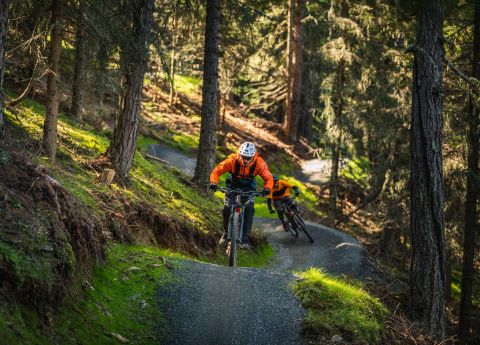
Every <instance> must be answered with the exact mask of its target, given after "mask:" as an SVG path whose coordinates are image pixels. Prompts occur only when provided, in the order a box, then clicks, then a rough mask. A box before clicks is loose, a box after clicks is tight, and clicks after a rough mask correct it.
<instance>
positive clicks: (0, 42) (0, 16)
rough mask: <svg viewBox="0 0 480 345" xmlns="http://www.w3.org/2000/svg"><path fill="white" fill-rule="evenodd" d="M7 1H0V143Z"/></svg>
mask: <svg viewBox="0 0 480 345" xmlns="http://www.w3.org/2000/svg"><path fill="white" fill-rule="evenodd" d="M7 23H8V1H7V0H0V141H2V140H3V135H4V131H5V119H4V115H3V111H4V104H5V98H4V94H3V75H4V73H5V39H6V38H7Z"/></svg>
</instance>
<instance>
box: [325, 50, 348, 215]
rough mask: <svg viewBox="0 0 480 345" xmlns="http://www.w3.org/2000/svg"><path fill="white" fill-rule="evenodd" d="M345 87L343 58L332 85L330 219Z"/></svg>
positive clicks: (339, 146) (338, 159)
mask: <svg viewBox="0 0 480 345" xmlns="http://www.w3.org/2000/svg"><path fill="white" fill-rule="evenodd" d="M344 87H345V60H343V59H342V60H340V62H339V63H338V66H337V73H336V75H335V84H334V86H333V100H332V102H333V113H334V114H333V116H334V125H335V127H336V128H335V131H336V138H335V142H334V143H333V147H332V170H331V172H330V196H329V198H328V212H329V217H330V218H331V219H335V215H336V210H337V185H338V170H339V166H340V148H341V145H342V117H343V105H344V99H343V89H344Z"/></svg>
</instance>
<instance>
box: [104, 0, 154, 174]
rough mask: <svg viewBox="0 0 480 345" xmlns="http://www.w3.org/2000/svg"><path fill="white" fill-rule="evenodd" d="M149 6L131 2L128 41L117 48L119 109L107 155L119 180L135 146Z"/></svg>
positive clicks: (150, 2)
mask: <svg viewBox="0 0 480 345" xmlns="http://www.w3.org/2000/svg"><path fill="white" fill-rule="evenodd" d="M153 3H154V1H153V0H134V1H132V2H131V5H132V8H131V14H132V19H131V20H132V32H131V37H130V39H128V40H125V41H124V42H123V43H122V47H121V58H120V59H121V65H122V66H121V67H122V70H123V80H122V86H121V97H120V107H121V109H120V112H119V114H118V117H117V121H116V127H115V131H114V134H113V140H112V142H111V143H110V146H109V148H108V149H107V155H108V157H109V158H110V160H111V162H112V164H113V167H114V168H115V171H116V172H117V175H118V176H119V177H120V179H122V180H126V179H128V176H129V173H130V168H131V166H132V163H133V158H134V157H135V148H136V146H137V135H138V124H139V120H140V119H139V117H140V103H141V99H142V90H143V79H144V77H145V72H146V70H147V63H148V55H149V54H148V53H149V43H150V33H151V29H152V16H153Z"/></svg>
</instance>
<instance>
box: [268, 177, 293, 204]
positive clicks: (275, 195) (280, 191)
mask: <svg viewBox="0 0 480 345" xmlns="http://www.w3.org/2000/svg"><path fill="white" fill-rule="evenodd" d="M289 188H293V184H291V183H288V182H287V181H285V180H278V187H275V186H273V188H272V189H271V192H270V194H269V195H268V196H267V198H268V199H273V200H278V199H283V198H286V197H288V196H290V191H289Z"/></svg>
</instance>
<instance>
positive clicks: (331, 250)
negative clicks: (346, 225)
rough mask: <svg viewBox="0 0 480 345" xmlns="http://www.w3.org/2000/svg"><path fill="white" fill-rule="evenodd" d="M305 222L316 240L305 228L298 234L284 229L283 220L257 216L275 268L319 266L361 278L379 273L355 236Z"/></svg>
mask: <svg viewBox="0 0 480 345" xmlns="http://www.w3.org/2000/svg"><path fill="white" fill-rule="evenodd" d="M306 224H307V230H308V232H309V234H310V235H311V236H312V237H313V239H314V240H315V242H314V243H313V244H312V243H310V242H309V241H308V239H307V237H306V236H305V234H303V233H302V232H300V234H299V236H298V238H297V237H295V236H293V235H292V234H291V233H290V232H288V233H287V232H285V231H283V227H282V225H281V223H280V220H277V219H266V218H263V219H262V218H260V219H258V218H257V219H255V222H254V227H255V228H257V229H258V230H259V231H263V232H264V233H265V234H266V235H267V239H268V242H269V243H270V244H271V245H272V246H273V248H274V250H275V254H276V255H275V260H274V262H273V263H272V266H271V268H272V269H276V270H279V271H298V270H304V269H307V268H309V267H318V268H321V269H323V270H325V271H326V272H328V273H330V274H333V275H342V274H344V275H347V276H349V277H353V278H356V279H360V280H366V279H375V278H377V277H378V273H377V269H376V268H375V266H374V265H373V264H372V263H371V262H370V261H369V260H368V259H367V258H366V256H365V255H364V252H363V248H362V246H361V244H360V243H359V242H358V241H357V240H356V239H355V238H354V237H352V236H350V235H347V234H345V233H343V232H340V231H337V230H335V229H331V228H328V227H326V226H323V225H320V224H315V223H311V222H306Z"/></svg>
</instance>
